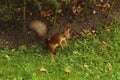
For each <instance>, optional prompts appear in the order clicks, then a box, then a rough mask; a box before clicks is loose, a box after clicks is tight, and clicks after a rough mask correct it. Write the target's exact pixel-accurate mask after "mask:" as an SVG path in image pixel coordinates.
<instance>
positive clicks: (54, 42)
mask: <svg viewBox="0 0 120 80" xmlns="http://www.w3.org/2000/svg"><path fill="white" fill-rule="evenodd" d="M30 28H31V29H32V30H33V31H35V32H36V33H37V34H38V36H39V37H41V38H43V39H44V40H45V41H46V43H47V47H48V49H49V51H50V52H51V53H52V55H53V56H55V55H56V53H55V49H56V48H57V47H58V46H60V47H61V48H62V50H64V47H63V45H62V42H65V44H66V45H67V39H70V38H71V36H70V29H64V30H63V31H61V32H59V33H55V34H54V35H53V36H51V37H50V38H48V27H47V25H46V24H45V23H44V22H42V21H40V20H33V21H32V22H31V23H30Z"/></svg>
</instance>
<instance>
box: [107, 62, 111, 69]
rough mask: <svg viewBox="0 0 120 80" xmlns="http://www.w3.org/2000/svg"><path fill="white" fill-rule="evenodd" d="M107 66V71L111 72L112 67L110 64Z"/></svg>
mask: <svg viewBox="0 0 120 80" xmlns="http://www.w3.org/2000/svg"><path fill="white" fill-rule="evenodd" d="M107 65H108V70H109V71H111V70H112V65H111V63H107Z"/></svg>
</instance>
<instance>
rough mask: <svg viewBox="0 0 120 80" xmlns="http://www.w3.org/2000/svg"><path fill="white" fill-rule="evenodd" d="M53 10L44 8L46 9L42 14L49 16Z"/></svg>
mask: <svg viewBox="0 0 120 80" xmlns="http://www.w3.org/2000/svg"><path fill="white" fill-rule="evenodd" d="M52 13H53V12H52V10H44V11H41V13H40V14H41V16H42V17H47V16H51V15H52Z"/></svg>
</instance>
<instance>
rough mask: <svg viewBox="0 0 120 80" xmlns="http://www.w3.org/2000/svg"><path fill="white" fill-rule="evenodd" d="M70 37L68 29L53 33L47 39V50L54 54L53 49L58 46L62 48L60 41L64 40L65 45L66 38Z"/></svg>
mask: <svg viewBox="0 0 120 80" xmlns="http://www.w3.org/2000/svg"><path fill="white" fill-rule="evenodd" d="M69 38H70V29H64V30H63V32H61V33H56V34H55V35H53V36H52V37H51V38H50V40H49V41H48V46H49V50H50V51H51V52H52V53H53V54H54V55H55V53H54V51H55V49H56V47H58V46H60V47H61V48H62V50H64V47H63V45H62V42H65V44H66V45H67V39H69Z"/></svg>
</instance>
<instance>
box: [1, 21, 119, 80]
mask: <svg viewBox="0 0 120 80" xmlns="http://www.w3.org/2000/svg"><path fill="white" fill-rule="evenodd" d="M101 27H102V28H101V29H100V30H99V31H98V33H99V34H97V35H87V36H85V39H84V40H83V41H82V40H79V39H77V40H75V41H69V42H68V43H69V46H67V47H65V50H64V51H62V50H61V49H60V48H58V49H57V57H56V59H53V58H52V57H51V54H50V52H49V51H46V50H45V49H43V48H42V47H41V46H38V45H35V46H34V47H33V46H32V45H31V46H30V47H25V46H21V47H19V49H18V50H15V51H14V50H11V49H8V48H5V49H4V50H0V80H120V28H118V27H120V20H117V19H114V20H113V25H111V26H106V25H101ZM106 29H110V32H106ZM102 41H104V42H106V43H107V44H108V46H105V47H103V46H101V45H100V42H102ZM6 55H8V56H9V57H10V60H9V58H8V57H7V58H6V57H5V56H6ZM41 67H44V68H45V69H46V71H45V72H42V71H40V68H41ZM66 68H68V70H70V72H69V71H68V72H66V71H65V69H66Z"/></svg>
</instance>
